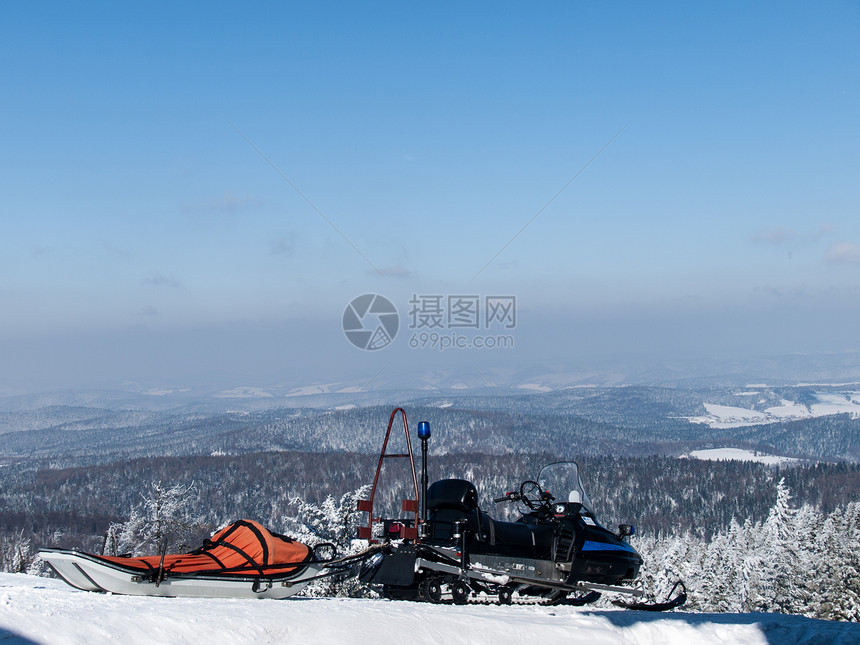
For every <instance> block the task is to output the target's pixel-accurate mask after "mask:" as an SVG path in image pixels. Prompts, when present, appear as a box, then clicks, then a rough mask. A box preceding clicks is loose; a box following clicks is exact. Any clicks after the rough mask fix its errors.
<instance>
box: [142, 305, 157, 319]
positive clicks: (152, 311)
mask: <svg viewBox="0 0 860 645" xmlns="http://www.w3.org/2000/svg"><path fill="white" fill-rule="evenodd" d="M137 313H138V314H140V315H141V316H157V315H158V309H156V308H155V307H153V306H151V305H147V306H146V307H141V308H140V311H138V312H137Z"/></svg>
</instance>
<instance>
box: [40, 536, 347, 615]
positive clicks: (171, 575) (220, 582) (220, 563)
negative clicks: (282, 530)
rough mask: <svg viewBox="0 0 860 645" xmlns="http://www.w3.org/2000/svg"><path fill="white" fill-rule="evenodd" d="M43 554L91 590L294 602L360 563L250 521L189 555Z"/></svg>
mask: <svg viewBox="0 0 860 645" xmlns="http://www.w3.org/2000/svg"><path fill="white" fill-rule="evenodd" d="M326 551H328V557H326ZM39 555H40V556H41V557H42V559H43V560H45V561H46V562H48V564H49V565H50V566H51V568H52V569H53V570H54V571H55V572H56V573H57V575H58V576H59V577H60V578H62V579H63V580H64V581H65V582H67V583H68V584H69V585H71V586H72V587H76V588H78V589H82V590H84V591H99V592H111V593H116V594H124V595H130V596H182V597H192V598H287V597H289V596H292V595H294V594H296V593H298V592H299V591H301V590H302V589H304V587H305V586H306V585H307V584H308V583H309V582H310V581H311V580H314V579H316V578H322V577H326V576H330V575H334V574H337V573H346V572H348V571H349V569H350V567H352V565H353V564H354V563H355V558H354V557H349V558H343V559H340V560H335V559H334V556H335V550H334V546H333V545H331V544H324V545H317V547H315V548H311V547H309V546H307V545H306V544H303V543H301V542H298V541H296V540H293V539H291V538H289V537H287V536H284V535H279V534H277V533H272V532H271V531H269V530H268V529H266V528H265V527H263V526H262V525H261V524H258V523H257V522H254V521H251V520H239V521H238V522H233V523H232V524H230V525H228V526H226V527H224V528H223V529H221V530H220V531H218V532H217V533H216V534H215V535H213V536H212V538H211V539H209V540H205V541H204V543H203V545H202V546H201V547H200V548H198V549H195V550H194V551H191V552H190V553H182V554H170V555H163V556H161V555H156V556H148V557H141V558H133V557H124V556H118V557H113V556H100V555H91V554H88V553H81V552H79V551H70V550H64V549H42V550H41V551H40V552H39Z"/></svg>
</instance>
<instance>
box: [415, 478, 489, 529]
mask: <svg viewBox="0 0 860 645" xmlns="http://www.w3.org/2000/svg"><path fill="white" fill-rule="evenodd" d="M427 511H428V513H429V516H430V517H429V518H428V519H429V523H430V527H431V536H432V538H433V539H436V540H451V539H453V537H454V533H455V523H456V522H464V523H465V524H464V525H463V528H464V529H465V530H467V531H470V532H473V533H474V532H476V531H477V530H478V527H479V526H480V517H481V511H480V509H479V508H478V491H477V489H476V488H475V485H474V484H473V483H472V482H469V481H466V480H465V479H442V480H439V481H437V482H433V484H431V485H430V487H429V488H428V489H427Z"/></svg>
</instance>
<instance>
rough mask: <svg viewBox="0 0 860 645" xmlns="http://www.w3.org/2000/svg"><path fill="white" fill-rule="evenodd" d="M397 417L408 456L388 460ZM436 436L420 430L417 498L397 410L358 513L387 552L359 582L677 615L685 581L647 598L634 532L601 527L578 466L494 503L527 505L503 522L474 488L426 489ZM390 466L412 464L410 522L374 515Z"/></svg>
mask: <svg viewBox="0 0 860 645" xmlns="http://www.w3.org/2000/svg"><path fill="white" fill-rule="evenodd" d="M398 413H400V415H401V417H402V420H403V429H404V433H405V436H406V444H407V452H406V453H402V454H390V453H388V452H387V446H388V442H389V438H390V434H391V429H392V425H393V423H394V420H395V417H396V415H397V414H398ZM430 435H431V433H430V425H429V423H427V422H421V423H420V424H419V426H418V436H419V437H420V439H421V444H422V486H421V490H420V491H419V486H418V480H417V477H416V475H415V460H414V458H413V456H412V442H411V439H410V436H409V427H408V423H407V420H406V413H405V412H404V411H403V410H402V409H401V408H397V409H395V410H394V411H393V412H392V413H391V418H390V419H389V423H388V430H387V431H386V435H385V440H384V442H383V446H382V452H381V454H380V457H379V462H378V465H377V470H376V477H375V478H374V482H373V486H372V488H371V493H370V499H369V500H363V501H361V502H359V505H358V510H359V511H365V512H367V513H368V514H369V516H368V517H369V519H368V524H367V526H362V527H360V529H359V538H362V539H366V540H368V542H369V543H370V544H374V543H376V544H379V545H380V547H381V548H380V549H379V550H378V551H377V552H376V553H374V554H373V555H371V556H370V557H369V558H367V559H366V560H365V561H364V562H363V564H362V565H361V571H360V573H359V578H360V579H361V580H362V581H363V582H365V583H367V584H371V585H379V586H380V588H381V591H382V594H383V595H384V596H386V597H389V598H392V599H403V600H417V601H427V602H432V603H440V602H453V603H455V604H465V603H467V602H488V601H497V602H498V603H499V604H503V605H506V604H511V603H514V602H517V603H527V602H540V603H553V604H556V603H567V604H573V605H584V604H587V603H590V602H594V601H596V600H597V599H598V598H599V597H600V595H601V594H602V593H607V592H608V593H613V594H618V595H621V596H625V597H628V598H630V599H629V600H626V601H625V600H617V601H615V603H616V604H618V605H619V606H622V607H627V608H631V609H642V610H650V611H665V610H668V609H673V608H675V607H679V606H680V605H682V604H683V603H684V602H685V601H686V592H685V589H684V587H683V583H682V582H680V581H679V582H678V583H677V584H676V585H675V588H673V589H672V591H671V592H670V594H669V596H670V597H669V598H667V599H666V600H665V601H663V602H648V601H646V600H645V599H644V596H645V591H644V589H643V588H642V586H641V584H638V583H637V582H636V579H637V577H638V575H639V568H640V566H641V565H642V557H641V556H640V555H639V553H637V551H636V550H635V549H634V548H633V547H632V546H631V545H630V543H629V540H628V538H629V536H631V535H633V533H634V528H633V526H630V525H626V524H622V525H620V526H619V527H618V531H617V532H613V531H610V530H609V529H607V528H605V527H604V526H602V525H601V524H600V522H599V521H598V520H597V518H596V517H595V515H594V512H593V511H592V504H591V500H590V499H589V497H588V495H587V494H586V492H585V489H584V488H583V485H582V480H581V479H580V476H579V469H578V467H577V464H576V463H575V462H572V461H560V462H555V463H551V464H548V465H547V466H544V467H543V468H542V469H541V470H540V472H539V473H538V475H537V477H536V478H535V479H533V480H526V481H523V482H522V484H521V485H520V486H519V489H518V490H515V491H509V492H506V493H505V494H504V495H502V496H500V497H497V498H496V499H494V500H493V501H494V502H495V503H509V504H510V503H522V504H523V505H524V506H525V512H523V513H522V515H521V517H519V519H517V520H516V521H514V522H505V521H499V520H495V519H493V518H492V517H491V516H490V515H489V514H488V513H486V512H484V511H483V510H482V509H481V508H480V505H479V503H478V492H477V489H476V488H475V486H474V484H472V483H471V482H469V481H466V480H463V479H443V480H440V481H437V482H435V483H433V484H432V485H430V486H428V475H427V443H428V440H429V438H430ZM390 458H406V459H408V460H409V463H410V465H411V471H412V480H413V481H412V483H413V489H414V492H415V499H408V500H404V501H403V505H402V508H403V510H404V511H406V512H407V513H409V514H411V517H409V518H406V519H383V518H381V517H375V516H374V512H373V509H374V497H375V495H376V490H377V486H378V484H379V476H380V472H381V470H382V465H383V463H384V461H385V460H386V459H390ZM419 499H420V502H421V503H420V506H419V503H418V502H419ZM379 528H381V529H382V531H381V535H380V531H379ZM676 592H677V593H676Z"/></svg>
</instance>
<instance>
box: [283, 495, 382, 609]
mask: <svg viewBox="0 0 860 645" xmlns="http://www.w3.org/2000/svg"><path fill="white" fill-rule="evenodd" d="M369 491H370V486H362V487H361V488H358V489H356V490H354V491H352V492H349V493H345V494H344V495H343V496H341V498H340V499H339V500H335V498H334V497H332V496H331V495H329V496H328V497H326V499H325V500H324V501H323V503H322V504H321V505H319V506H318V505H316V504H310V503H307V502H304V501H302V500H300V499H298V498H296V499H294V500H293V504H294V505H295V506H296V507H297V513H296V516H295V517H294V518H285V523H286V524H287V526H288V530H289V533H290V535H292V536H293V537H295V538H296V539H298V540H299V541H301V542H304V543H305V544H309V545H311V546H314V545H317V544H319V543H322V542H330V543H332V544H334V545H335V546H336V547H337V551H338V555H339V556H344V555H349V554H351V553H358V552H359V551H360V550H361V549H362V548H364V543H363V542H361V541H359V540H357V539H355V536H356V534H357V528H358V520H359V518H360V513H359V512H358V510H357V506H358V500H360V499H364V498H365V497H366V496H367V494H368V492H369ZM307 593H309V594H310V595H321V596H366V595H368V592H367V590H366V589H365V588H363V587H362V585H361V583H360V582H359V581H358V579H357V578H356V577H354V576H351V577H348V578H345V579H344V578H341V577H338V576H333V577H331V578H323V579H321V580H319V581H316V582H315V583H312V584H311V586H310V587H309V588H308V591H307Z"/></svg>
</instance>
